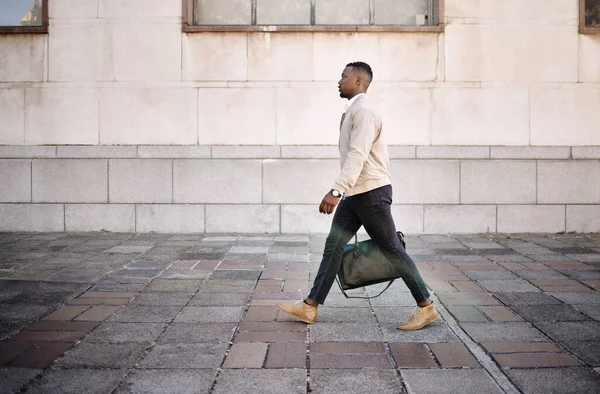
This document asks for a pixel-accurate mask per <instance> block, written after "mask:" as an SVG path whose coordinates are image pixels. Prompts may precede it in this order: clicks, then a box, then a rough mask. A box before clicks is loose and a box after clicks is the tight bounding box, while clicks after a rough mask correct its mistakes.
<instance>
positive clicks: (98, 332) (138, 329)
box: [85, 323, 167, 343]
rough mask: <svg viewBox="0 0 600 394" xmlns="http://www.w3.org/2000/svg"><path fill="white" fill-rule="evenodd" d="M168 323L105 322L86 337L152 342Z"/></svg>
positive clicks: (91, 338) (113, 340)
mask: <svg viewBox="0 0 600 394" xmlns="http://www.w3.org/2000/svg"><path fill="white" fill-rule="evenodd" d="M166 325H167V324H166V323H103V324H102V325H101V326H99V327H98V328H96V329H95V330H94V331H92V332H91V333H90V334H89V335H88V336H87V337H86V338H85V342H90V343H94V342H96V343H127V342H152V341H155V340H156V338H158V336H159V335H160V334H161V333H162V332H163V330H164V329H165V327H166Z"/></svg>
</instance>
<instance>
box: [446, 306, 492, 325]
mask: <svg viewBox="0 0 600 394" xmlns="http://www.w3.org/2000/svg"><path fill="white" fill-rule="evenodd" d="M446 308H447V309H448V311H449V312H450V313H451V314H452V316H454V318H455V319H456V320H458V321H459V322H488V321H489V320H488V319H487V317H485V315H484V314H483V313H481V311H480V310H479V309H477V308H475V307H474V306H471V305H448V306H447V307H446Z"/></svg>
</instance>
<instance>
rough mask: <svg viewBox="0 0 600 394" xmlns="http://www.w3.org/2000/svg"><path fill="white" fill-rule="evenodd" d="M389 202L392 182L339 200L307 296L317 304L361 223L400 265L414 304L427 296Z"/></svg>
mask: <svg viewBox="0 0 600 394" xmlns="http://www.w3.org/2000/svg"><path fill="white" fill-rule="evenodd" d="M391 205H392V186H391V185H388V186H383V187H380V188H377V189H374V190H371V191H369V192H366V193H361V194H357V195H354V196H350V197H345V198H343V199H342V200H341V201H340V203H339V205H338V207H337V209H336V211H335V214H334V216H333V222H332V223H331V230H330V231H329V235H328V236H327V240H326V242H325V250H324V251H323V259H322V260H321V265H320V266H319V271H318V272H317V276H316V278H315V281H314V284H313V288H312V290H311V291H310V294H309V296H308V298H310V299H311V300H313V301H316V302H318V303H319V304H323V303H324V302H325V298H326V297H327V294H328V293H329V290H330V289H331V286H332V285H333V282H334V281H335V276H336V275H337V272H338V270H339V269H340V265H341V263H342V253H343V250H344V246H345V245H346V244H347V243H348V241H350V239H352V237H353V236H354V234H356V232H357V231H358V229H359V228H360V226H361V225H362V226H364V228H365V230H366V231H367V234H369V236H370V237H371V239H372V240H373V243H374V244H375V245H376V246H377V247H378V248H379V249H381V251H382V252H383V253H384V254H385V255H386V257H387V258H388V259H389V260H390V261H391V262H392V263H394V264H395V265H396V266H398V267H401V268H402V279H403V280H404V283H406V286H407V287H408V289H409V290H410V292H411V293H412V296H413V297H414V299H415V300H416V301H417V303H419V302H422V301H425V300H426V299H428V298H429V292H428V291H427V286H426V285H425V282H424V281H423V278H421V275H420V274H419V271H418V270H417V267H416V266H415V263H414V262H413V261H412V259H411V258H410V256H409V255H408V254H407V253H406V250H404V248H403V247H402V245H401V244H400V241H399V240H398V236H397V235H396V226H395V224H394V219H393V218H392V212H391Z"/></svg>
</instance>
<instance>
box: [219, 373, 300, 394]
mask: <svg viewBox="0 0 600 394" xmlns="http://www.w3.org/2000/svg"><path fill="white" fill-rule="evenodd" d="M265 382H269V384H268V385H267V384H265ZM213 393H214V394H231V393H261V394H281V393H286V394H304V393H306V370H305V369H228V370H223V372H222V373H221V375H220V376H219V378H218V379H217V384H216V385H215V388H214V390H213Z"/></svg>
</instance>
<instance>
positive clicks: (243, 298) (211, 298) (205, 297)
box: [188, 292, 250, 306]
mask: <svg viewBox="0 0 600 394" xmlns="http://www.w3.org/2000/svg"><path fill="white" fill-rule="evenodd" d="M249 300H250V293H204V292H200V293H196V294H195V295H194V297H192V299H191V300H190V302H189V304H188V305H189V306H244V305H246V304H248V302H249Z"/></svg>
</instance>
